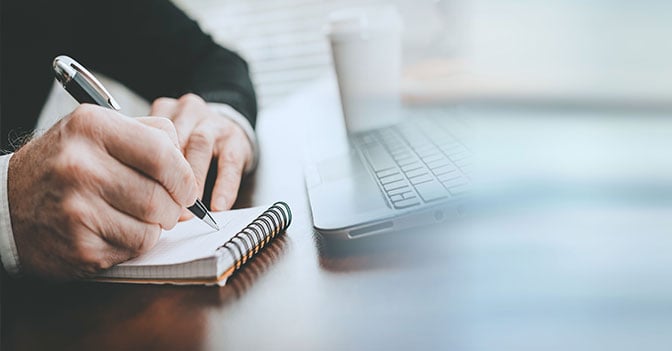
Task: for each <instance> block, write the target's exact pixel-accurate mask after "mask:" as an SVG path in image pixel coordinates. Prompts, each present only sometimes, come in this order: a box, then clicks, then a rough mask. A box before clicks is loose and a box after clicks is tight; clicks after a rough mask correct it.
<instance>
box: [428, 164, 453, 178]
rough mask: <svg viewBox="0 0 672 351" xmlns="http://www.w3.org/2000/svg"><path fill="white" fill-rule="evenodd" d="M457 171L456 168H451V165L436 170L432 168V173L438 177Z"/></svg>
mask: <svg viewBox="0 0 672 351" xmlns="http://www.w3.org/2000/svg"><path fill="white" fill-rule="evenodd" d="M455 171H457V167H455V166H453V165H452V164H447V165H445V166H441V167H438V168H432V173H434V175H436V176H440V175H442V174H446V173H451V172H455Z"/></svg>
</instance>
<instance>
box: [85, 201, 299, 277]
mask: <svg viewBox="0 0 672 351" xmlns="http://www.w3.org/2000/svg"><path fill="white" fill-rule="evenodd" d="M212 216H213V218H214V219H215V221H217V223H218V224H219V227H220V230H218V231H215V230H213V229H211V228H210V227H209V226H208V225H206V224H205V223H203V222H202V221H201V220H199V219H197V218H194V219H192V220H189V221H185V222H182V223H178V224H177V225H176V226H175V228H173V229H171V230H167V231H164V232H163V233H162V234H161V238H160V239H159V241H158V243H157V244H156V246H155V247H154V248H152V249H151V250H150V251H148V252H147V253H145V254H143V255H141V256H139V257H136V258H134V259H132V260H129V261H126V262H123V263H121V264H118V265H116V266H114V267H112V268H110V269H108V270H106V271H104V272H102V273H101V274H100V275H98V276H97V277H96V278H95V280H96V281H104V282H118V283H137V284H178V285H219V286H223V285H224V284H226V280H227V279H228V278H229V277H230V276H231V275H233V273H234V272H236V271H237V270H239V269H241V268H242V267H244V265H245V264H246V263H247V262H248V261H249V260H250V259H252V258H253V257H254V256H255V255H257V254H259V253H260V252H262V250H263V249H264V247H265V246H266V245H268V244H269V243H270V242H271V240H273V239H274V238H275V237H276V236H278V235H280V234H282V233H284V231H285V230H286V229H287V227H289V225H290V223H291V221H292V212H291V210H290V208H289V206H288V205H287V204H286V203H284V202H277V203H275V204H273V205H272V206H270V207H252V208H247V209H242V210H232V211H224V212H214V213H212Z"/></svg>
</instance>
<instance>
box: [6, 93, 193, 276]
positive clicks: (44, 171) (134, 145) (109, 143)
mask: <svg viewBox="0 0 672 351" xmlns="http://www.w3.org/2000/svg"><path fill="white" fill-rule="evenodd" d="M8 172H9V173H8V191H7V193H8V197H9V208H10V216H11V222H12V230H13V232H14V239H15V242H16V246H17V250H18V253H19V261H20V263H21V265H22V269H23V271H24V272H25V273H26V274H29V275H35V276H39V277H43V278H48V279H58V280H61V279H70V278H78V277H85V276H90V275H92V274H94V273H96V272H98V271H100V270H102V269H105V268H108V267H111V266H112V265H114V264H116V263H119V262H123V261H125V260H128V259H129V258H132V257H134V256H137V255H138V254H140V253H142V252H145V251H147V250H148V249H149V248H151V247H153V246H154V245H155V244H156V242H157V240H158V238H159V234H160V232H161V229H162V228H164V229H169V228H172V227H173V226H175V224H176V222H177V219H178V217H179V215H180V213H181V211H182V208H184V207H185V206H191V205H192V204H193V203H194V201H195V200H196V197H197V195H198V194H197V188H196V180H195V178H194V174H193V172H192V171H191V168H190V167H189V164H188V163H187V162H186V160H185V159H184V157H183V156H182V154H181V153H180V151H179V149H178V147H177V135H176V133H175V129H174V127H173V125H172V123H171V122H170V121H169V120H167V119H165V118H156V117H155V118H144V119H140V120H137V119H133V118H129V117H126V116H123V115H121V114H119V113H117V112H114V111H112V110H108V109H104V108H101V107H97V106H93V105H81V106H80V107H78V108H77V109H76V110H75V111H73V112H72V113H71V114H70V115H68V116H66V117H65V118H63V120H61V121H60V122H58V123H57V124H56V125H55V126H54V127H52V128H51V129H49V130H48V131H47V133H46V134H45V135H43V136H42V137H39V138H37V139H35V140H32V141H31V142H29V143H28V144H26V145H25V146H24V147H23V148H21V149H19V151H17V152H16V153H15V154H14V156H13V157H12V158H11V159H10V162H9V170H8Z"/></svg>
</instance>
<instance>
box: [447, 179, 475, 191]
mask: <svg viewBox="0 0 672 351" xmlns="http://www.w3.org/2000/svg"><path fill="white" fill-rule="evenodd" d="M467 183H469V181H468V180H467V179H466V178H464V177H459V178H454V179H449V180H447V181H445V182H443V185H444V186H445V187H446V188H448V189H451V188H454V187H457V186H460V185H464V184H467Z"/></svg>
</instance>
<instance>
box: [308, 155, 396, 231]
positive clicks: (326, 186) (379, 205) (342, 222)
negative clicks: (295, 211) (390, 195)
mask: <svg viewBox="0 0 672 351" xmlns="http://www.w3.org/2000/svg"><path fill="white" fill-rule="evenodd" d="M317 169H318V173H319V174H320V178H321V179H322V182H321V184H320V185H318V186H316V187H314V188H311V189H309V193H310V200H311V205H312V207H313V215H314V219H315V222H316V223H315V224H316V225H318V224H322V227H323V228H326V227H337V226H347V225H351V224H355V223H357V222H359V221H360V220H362V219H363V218H367V217H369V219H370V216H371V215H374V214H379V213H380V212H381V211H389V208H388V207H387V205H386V203H385V200H384V198H383V195H382V193H381V192H380V190H379V188H378V185H377V184H376V182H375V181H374V179H373V178H372V177H371V175H370V174H369V172H368V170H367V169H366V168H365V165H364V164H363V163H362V161H361V160H360V159H359V158H358V157H357V155H352V156H350V157H347V156H343V157H338V158H332V159H329V160H325V161H323V162H320V163H319V164H318V165H317ZM318 226H319V225H318Z"/></svg>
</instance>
